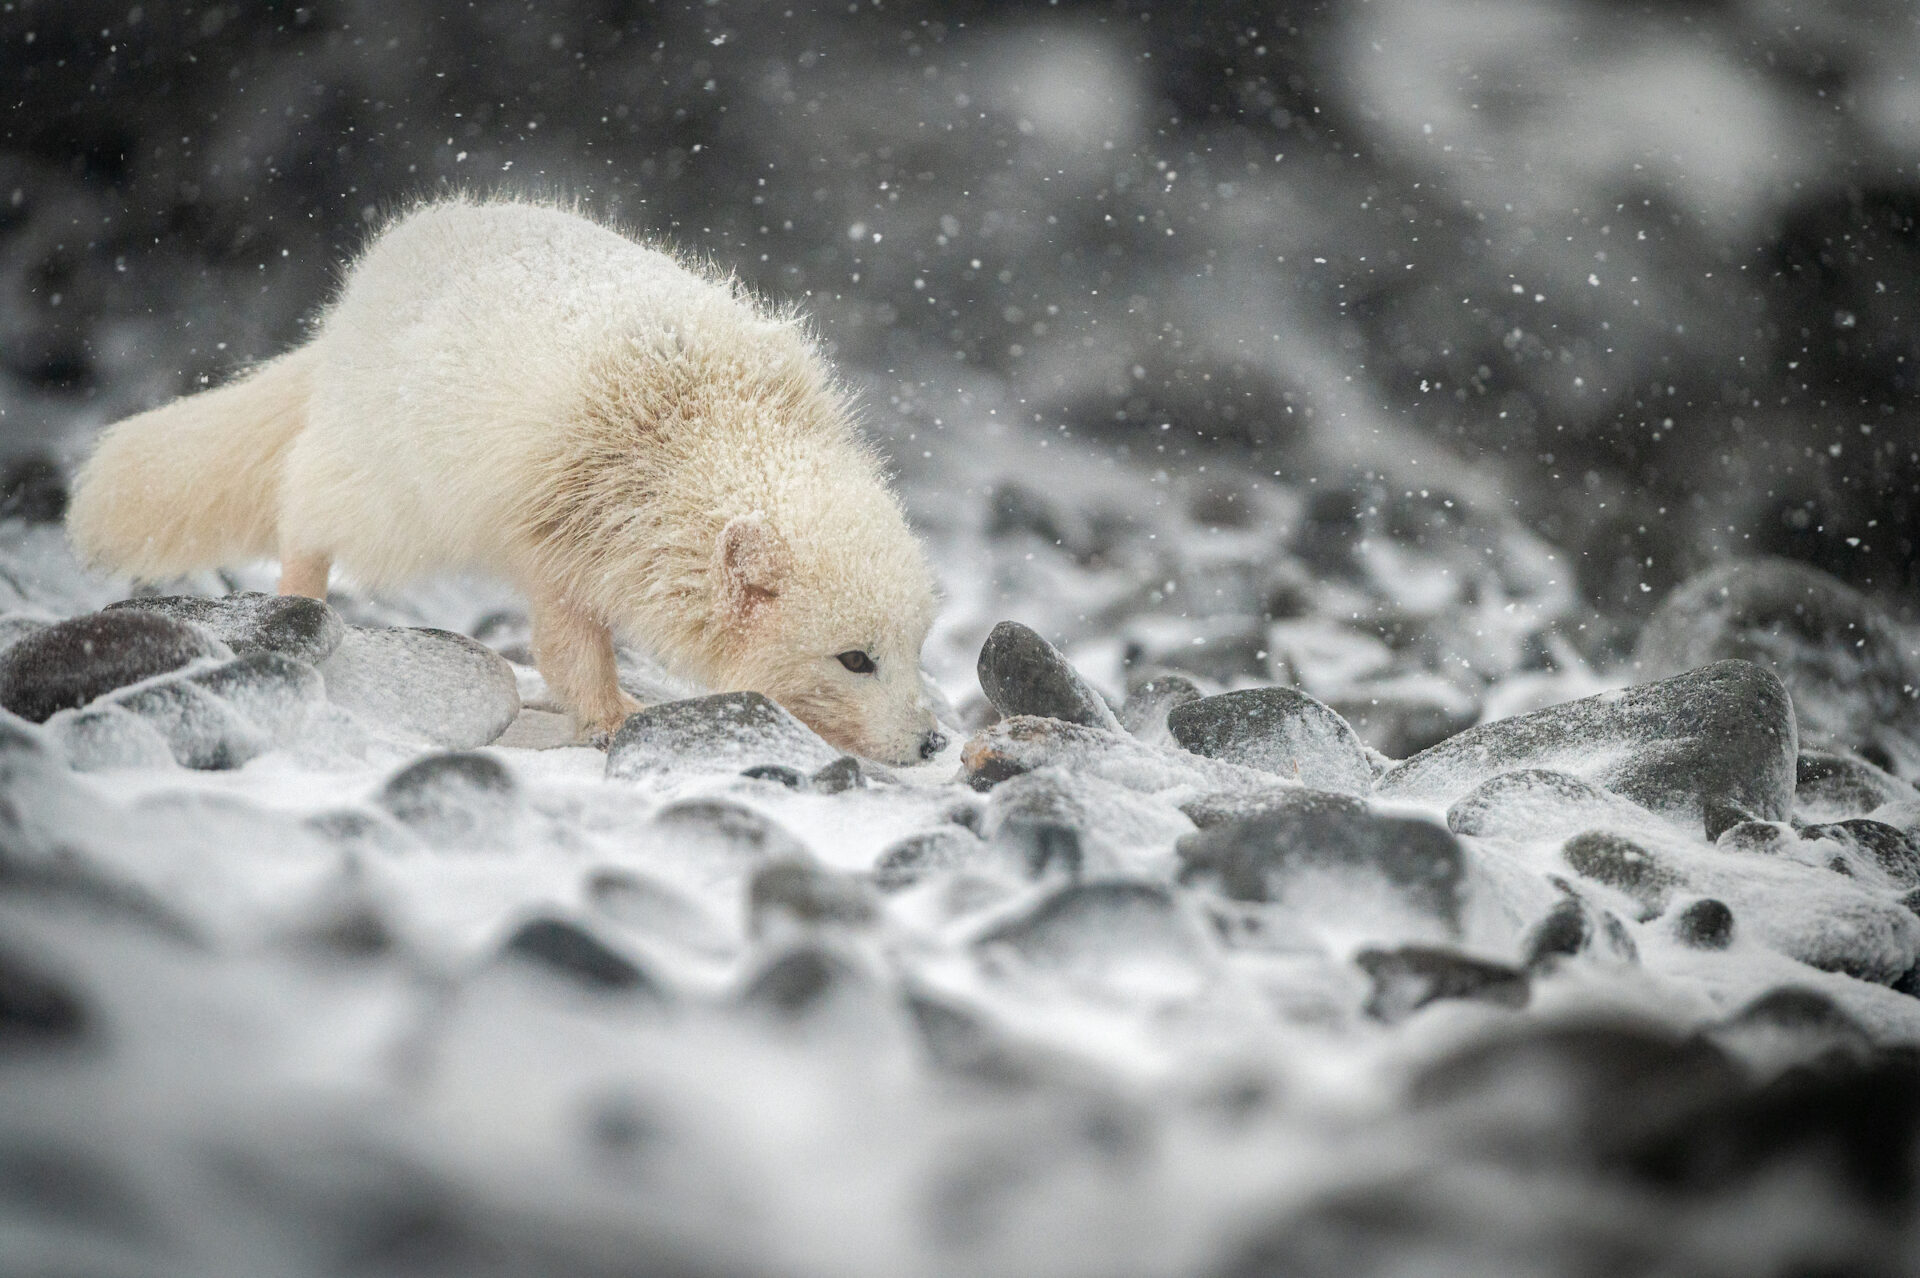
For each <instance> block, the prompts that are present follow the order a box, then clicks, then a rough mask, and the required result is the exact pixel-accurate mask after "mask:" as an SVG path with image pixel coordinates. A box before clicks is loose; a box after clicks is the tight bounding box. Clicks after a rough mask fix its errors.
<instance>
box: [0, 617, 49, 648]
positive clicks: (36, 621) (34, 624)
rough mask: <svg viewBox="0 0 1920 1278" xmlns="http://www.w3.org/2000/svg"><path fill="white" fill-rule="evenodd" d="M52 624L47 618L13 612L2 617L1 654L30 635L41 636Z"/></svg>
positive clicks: (0, 632)
mask: <svg viewBox="0 0 1920 1278" xmlns="http://www.w3.org/2000/svg"><path fill="white" fill-rule="evenodd" d="M52 624H53V622H51V621H49V620H47V619H46V618H45V617H33V616H28V615H27V614H25V613H18V612H11V613H7V614H5V615H4V616H0V652H5V651H6V650H7V649H8V648H11V647H13V645H14V644H16V643H19V642H20V641H21V640H22V639H25V638H26V637H27V636H28V635H37V634H39V633H40V632H41V631H42V630H45V629H46V628H47V627H48V626H51V625H52Z"/></svg>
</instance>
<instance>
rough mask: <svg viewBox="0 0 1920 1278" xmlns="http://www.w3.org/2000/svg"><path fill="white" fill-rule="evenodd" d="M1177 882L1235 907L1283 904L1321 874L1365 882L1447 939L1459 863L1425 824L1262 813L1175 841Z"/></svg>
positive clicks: (1450, 840) (1455, 847)
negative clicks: (1210, 889) (1209, 889)
mask: <svg viewBox="0 0 1920 1278" xmlns="http://www.w3.org/2000/svg"><path fill="white" fill-rule="evenodd" d="M1176 850H1177V851H1178V852H1179V854H1180V859H1181V861H1182V862H1183V863H1184V864H1183V865H1182V867H1181V870H1180V880H1181V882H1183V883H1197V884H1207V885H1211V886H1215V887H1216V888H1217V889H1218V890H1219V891H1220V892H1222V893H1223V894H1224V895H1226V896H1228V897H1231V898H1233V899H1234V900H1238V901H1288V900H1289V898H1290V897H1292V896H1294V895H1295V890H1296V889H1297V888H1301V887H1303V886H1305V887H1307V888H1308V889H1309V890H1313V889H1314V888H1315V887H1317V884H1315V883H1314V882H1313V881H1314V880H1316V879H1318V878H1320V877H1321V876H1324V875H1327V874H1334V875H1337V876H1340V877H1343V878H1349V879H1352V880H1355V881H1357V882H1362V883H1371V884H1374V885H1377V886H1378V887H1379V888H1381V889H1383V890H1384V891H1385V892H1386V894H1387V895H1388V896H1389V897H1391V898H1392V899H1394V900H1396V901H1398V902H1400V903H1401V904H1402V905H1404V906H1406V907H1408V908H1410V909H1411V910H1413V911H1414V912H1415V913H1417V914H1420V915H1424V916H1427V917H1429V918H1431V919H1434V920H1436V921H1438V922H1439V923H1441V924H1442V925H1443V926H1444V927H1445V928H1446V930H1447V931H1448V932H1449V933H1450V934H1452V933H1456V932H1457V931H1458V929H1459V925H1460V910H1461V904H1462V890H1463V885H1464V881H1465V877H1466V858H1465V853H1464V851H1463V850H1462V848H1461V846H1460V842H1459V840H1458V839H1456V838H1454V836H1453V835H1452V834H1450V833H1448V832H1447V831H1446V830H1445V829H1443V828H1441V827H1440V826H1438V825H1435V824H1433V823H1432V822H1430V821H1420V820H1413V819H1409V818H1406V817H1392V816H1378V815H1375V814H1373V813H1370V812H1346V811H1330V810H1324V809H1307V810H1301V811H1281V812H1270V813H1267V814H1266V815H1263V816H1258V817H1254V818H1252V819H1251V820H1247V821H1239V822H1235V823H1233V824H1231V825H1223V826H1216V827H1214V828H1213V829H1209V830H1201V831H1198V832H1197V833H1194V834H1190V835H1187V836H1185V837H1183V838H1182V839H1181V840H1180V841H1179V843H1178V844H1177V845H1176Z"/></svg>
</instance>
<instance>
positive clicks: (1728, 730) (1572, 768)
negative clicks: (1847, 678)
mask: <svg viewBox="0 0 1920 1278" xmlns="http://www.w3.org/2000/svg"><path fill="white" fill-rule="evenodd" d="M1797 740H1798V738H1797V735H1796V732H1795V728H1794V717H1793V705H1792V703H1791V702H1790V701H1789V700H1788V698H1787V694H1786V689H1785V688H1783V687H1782V686H1781V684H1780V681H1779V680H1778V679H1776V678H1774V676H1773V675H1771V674H1769V673H1768V672H1767V671H1765V670H1763V669H1761V668H1760V667H1759V666H1756V665H1753V664H1751V663H1749V662H1744V661H1721V662H1717V663H1715V664H1714V665H1711V666H1705V667H1703V668H1701V669H1699V670H1693V671H1689V672H1688V673H1686V674H1683V675H1678V676H1676V677H1674V678H1672V679H1667V680H1663V681H1661V682H1659V683H1652V684H1643V685H1641V686H1639V687H1635V688H1627V689H1624V690H1622V691H1619V692H1608V693H1602V694H1600V695H1598V696H1594V697H1586V698H1583V699H1581V700H1578V701H1569V702H1566V703H1564V704H1561V705H1557V706H1551V707H1549V708H1548V709H1545V710H1536V711H1534V712H1533V713H1531V714H1523V715H1518V716H1516V717H1514V718H1511V719H1501V720H1497V721H1495V722H1493V723H1485V724H1481V725H1480V726H1479V727H1476V728H1469V729H1467V730H1466V731H1465V732H1462V733H1460V734H1459V735H1458V736H1455V737H1452V738H1450V739H1449V740H1447V741H1444V742H1442V743H1441V744H1439V745H1437V746H1434V747H1432V748H1431V749H1428V750H1425V751H1423V752H1421V753H1420V754H1417V755H1415V756H1414V757H1413V758H1411V759H1408V760H1406V761H1405V762H1404V763H1400V764H1396V765H1395V766H1394V767H1392V768H1389V769H1388V770H1387V772H1386V774H1385V775H1384V776H1382V777H1381V778H1380V780H1379V782H1378V784H1377V785H1376V787H1375V792H1376V793H1377V794H1378V795H1380V796H1381V797H1383V798H1396V799H1409V800H1416V801H1438V802H1446V803H1452V802H1454V801H1456V800H1458V799H1459V798H1460V797H1461V796H1463V795H1465V794H1466V793H1467V792H1468V791H1470V790H1472V789H1473V788H1475V787H1476V786H1479V785H1480V784H1482V783H1483V782H1485V781H1487V780H1488V779H1489V778H1491V777H1495V776H1498V775H1499V774H1501V773H1503V772H1513V771H1516V770H1519V769H1523V768H1548V769H1553V770H1555V771H1560V772H1567V773H1571V774H1572V775H1574V776H1576V777H1579V778H1580V779H1582V780H1584V781H1588V782H1591V783H1592V784H1594V785H1596V786H1598V787H1600V788H1602V789H1606V790H1610V791H1612V792H1613V793H1615V794H1619V795H1622V796H1624V797H1625V798H1628V799H1630V800H1632V801H1633V802H1634V803H1637V804H1639V805H1640V806H1641V807H1643V808H1646V809H1647V810H1649V811H1652V812H1654V813H1657V814H1660V815H1662V816H1665V817H1668V818H1670V819H1673V820H1676V821H1681V822H1684V823H1686V824H1691V825H1694V826H1695V827H1696V828H1703V827H1704V825H1705V823H1706V821H1707V819H1708V816H1709V814H1710V810H1731V811H1738V812H1740V813H1743V814H1745V815H1746V816H1749V817H1753V818H1759V819H1763V820H1772V821H1784V820H1785V819H1786V818H1787V816H1788V813H1789V812H1790V811H1791V809H1792V806H1793V786H1794V773H1795V761H1796V760H1797V758H1798V757H1799V749H1798V744H1797Z"/></svg>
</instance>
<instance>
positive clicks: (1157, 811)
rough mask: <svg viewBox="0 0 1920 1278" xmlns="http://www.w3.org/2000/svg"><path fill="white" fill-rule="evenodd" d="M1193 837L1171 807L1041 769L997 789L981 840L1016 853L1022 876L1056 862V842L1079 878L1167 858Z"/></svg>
mask: <svg viewBox="0 0 1920 1278" xmlns="http://www.w3.org/2000/svg"><path fill="white" fill-rule="evenodd" d="M1192 829H1193V826H1192V824H1191V823H1190V822H1189V821H1187V820H1186V818H1184V817H1182V816H1181V815H1180V814H1179V813H1177V812H1174V811H1172V810H1171V809H1170V808H1169V807H1168V805H1166V804H1165V803H1162V802H1159V801H1156V800H1154V799H1150V798H1147V797H1144V796H1142V795H1140V794H1137V793H1135V792H1134V791H1132V790H1129V789H1127V788H1126V787H1124V786H1120V785H1116V784H1115V783H1113V782H1111V781H1107V780H1104V779H1103V778H1101V777H1098V776H1086V775H1083V774H1077V773H1074V772H1071V771H1068V770H1067V769H1064V768H1057V767H1044V768H1038V769H1036V770H1034V771H1032V772H1028V773H1024V774H1022V775H1020V776H1017V777H1014V778H1012V779H1011V780H1009V781H1006V782H1003V783H1002V784H1000V785H998V786H996V787H994V790H993V792H992V796H991V797H990V798H989V799H988V801H987V806H986V811H985V813H984V814H983V815H982V817H981V821H980V833H981V835H982V837H984V838H985V839H986V840H987V841H988V842H989V843H990V844H992V845H994V846H995V847H996V848H999V849H1001V850H1003V851H1012V852H1013V853H1014V854H1015V856H1014V860H1015V862H1016V864H1017V865H1018V866H1019V867H1020V868H1021V871H1022V872H1024V873H1030V874H1037V873H1039V867H1040V865H1042V864H1044V863H1046V862H1048V861H1049V860H1052V859H1053V854H1052V853H1050V852H1049V851H1048V848H1049V846H1050V840H1057V841H1058V842H1059V843H1060V844H1062V845H1063V846H1062V847H1061V848H1060V849H1059V850H1060V852H1061V853H1062V854H1063V855H1068V856H1070V857H1071V863H1072V865H1073V866H1074V867H1075V868H1074V872H1078V871H1079V870H1081V869H1084V870H1086V871H1088V872H1092V873H1105V872H1109V871H1112V870H1116V869H1118V868H1119V866H1120V861H1121V858H1122V857H1124V856H1126V855H1129V854H1136V853H1137V854H1141V855H1148V856H1153V855H1161V854H1163V853H1164V849H1165V848H1166V847H1167V846H1168V845H1169V844H1171V843H1172V842H1173V841H1174V840H1175V839H1176V838H1178V837H1180V836H1181V835H1182V834H1186V833H1188V832H1190V831H1191V830H1192ZM1049 831H1053V832H1056V833H1054V834H1050V833H1049ZM1066 844H1070V845H1071V851H1070V853H1069V852H1068V851H1067V849H1066V847H1065V846H1064V845H1066ZM1062 868H1065V862H1064V861H1063V862H1062Z"/></svg>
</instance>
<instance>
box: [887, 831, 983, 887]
mask: <svg viewBox="0 0 1920 1278" xmlns="http://www.w3.org/2000/svg"><path fill="white" fill-rule="evenodd" d="M981 850H982V847H981V843H980V837H979V836H978V835H976V834H974V833H972V832H971V831H969V830H965V829H962V828H961V827H960V826H957V825H948V826H941V827H940V828H939V829H936V830H926V831H922V832H921V833H919V834H909V835H908V836H907V837H906V838H904V839H900V840H898V841H897V842H895V843H893V844H891V845H890V846H888V848H887V850H886V851H884V852H882V853H881V854H880V858H879V860H877V861H875V862H874V866H873V885H874V886H875V887H877V888H879V889H880V890H881V891H882V892H898V891H900V890H902V889H904V888H910V887H912V886H913V885H914V884H916V883H919V882H921V881H922V880H923V879H926V878H928V877H929V876H931V875H935V874H944V873H947V872H949V871H952V870H957V869H959V868H961V867H962V866H965V865H967V864H968V863H970V862H972V861H973V860H975V859H977V858H978V857H979V856H980V853H981Z"/></svg>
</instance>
